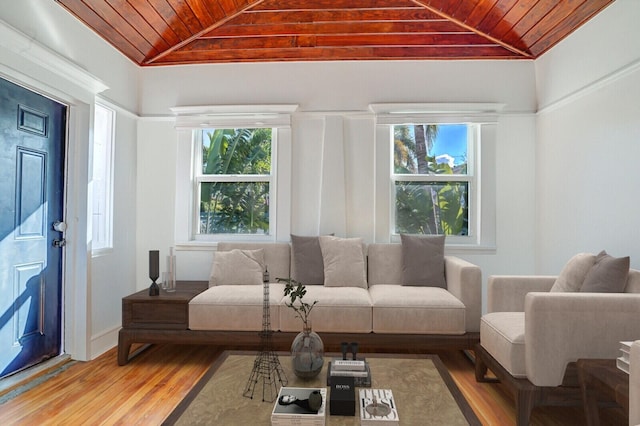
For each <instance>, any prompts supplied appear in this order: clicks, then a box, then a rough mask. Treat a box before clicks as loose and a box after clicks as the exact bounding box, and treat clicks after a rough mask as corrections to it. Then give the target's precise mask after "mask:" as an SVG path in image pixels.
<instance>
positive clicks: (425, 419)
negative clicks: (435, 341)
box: [164, 352, 480, 426]
mask: <svg viewBox="0 0 640 426" xmlns="http://www.w3.org/2000/svg"><path fill="white" fill-rule="evenodd" d="M255 357H256V353H246V352H245V353H240V352H225V353H224V354H222V355H221V356H220V357H219V358H218V359H217V360H216V362H215V363H214V365H212V366H211V368H210V369H209V371H207V373H205V375H204V376H203V377H202V379H200V381H199V382H198V383H197V384H196V385H195V386H194V388H193V389H192V390H191V391H190V392H189V394H188V395H187V397H186V398H185V399H184V400H183V401H182V402H181V403H180V404H179V405H178V407H176V409H175V410H174V411H173V412H172V413H171V414H170V415H169V417H168V418H167V420H166V421H165V423H164V424H166V425H174V424H175V425H225V426H226V425H242V426H249V425H270V424H271V422H270V419H271V411H272V409H273V405H274V403H272V402H262V388H261V387H260V385H258V386H256V389H255V393H254V397H253V399H250V398H246V397H244V396H243V392H244V390H245V387H246V385H247V381H248V379H249V377H250V375H251V370H252V368H253V362H254V360H255ZM366 358H367V361H368V362H369V365H370V367H371V376H372V387H373V388H384V389H391V390H392V391H393V396H394V399H395V401H396V404H397V407H398V415H399V419H400V424H401V425H469V424H471V425H480V421H479V420H478V418H477V417H476V415H475V414H474V412H473V410H472V409H471V407H470V406H469V404H468V403H467V401H466V400H465V399H464V397H463V395H462V393H461V392H460V390H459V389H458V387H457V386H456V384H455V383H454V381H453V379H452V378H451V376H450V375H449V372H448V371H447V369H446V367H445V366H444V364H443V363H442V361H441V360H440V358H438V357H437V356H436V355H367V356H366ZM279 359H280V363H281V365H282V367H283V369H284V372H285V374H286V377H287V379H288V384H287V386H292V387H320V386H326V368H327V363H326V362H325V366H324V367H323V371H322V373H320V375H319V376H318V377H316V378H315V379H312V380H306V381H303V380H301V379H299V378H298V377H296V376H295V375H294V374H293V372H292V370H291V365H290V363H291V360H290V358H289V357H288V356H286V355H280V356H279ZM358 410H359V409H358ZM358 410H356V416H355V417H343V416H329V415H327V419H326V424H327V425H359V424H360V419H359V411H358Z"/></svg>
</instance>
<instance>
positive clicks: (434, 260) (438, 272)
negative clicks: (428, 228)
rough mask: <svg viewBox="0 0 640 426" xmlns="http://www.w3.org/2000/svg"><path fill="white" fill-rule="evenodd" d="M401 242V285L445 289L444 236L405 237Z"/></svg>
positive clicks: (403, 236)
mask: <svg viewBox="0 0 640 426" xmlns="http://www.w3.org/2000/svg"><path fill="white" fill-rule="evenodd" d="M400 239H401V241H402V285H406V286H425V287H442V288H447V283H446V281H445V277H444V240H445V236H444V235H406V234H401V235H400Z"/></svg>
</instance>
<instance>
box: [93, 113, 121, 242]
mask: <svg viewBox="0 0 640 426" xmlns="http://www.w3.org/2000/svg"><path fill="white" fill-rule="evenodd" d="M115 115H116V114H115V111H114V110H112V109H111V108H108V107H106V106H104V105H102V104H99V103H96V104H95V115H94V127H93V146H92V149H93V155H92V173H91V184H92V192H91V193H92V216H91V227H92V233H91V235H92V243H91V248H92V251H93V253H94V254H99V253H100V252H101V251H104V250H107V249H110V248H111V247H112V240H113V238H112V222H113V210H112V205H113V147H114V142H113V140H114V133H115Z"/></svg>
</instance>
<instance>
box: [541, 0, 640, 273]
mask: <svg viewBox="0 0 640 426" xmlns="http://www.w3.org/2000/svg"><path fill="white" fill-rule="evenodd" d="M638 20H640V2H638V1H635V0H618V1H616V2H614V3H613V4H612V5H610V6H609V7H608V8H607V9H605V10H604V11H603V12H601V13H600V14H599V15H597V16H596V17H595V18H594V19H593V20H591V21H589V22H588V23H587V24H585V25H584V26H583V27H581V28H580V29H579V30H577V31H576V32H575V33H574V34H572V35H571V37H569V38H568V39H566V40H565V41H563V42H562V43H560V44H559V45H558V46H556V47H555V48H554V49H552V51H551V52H549V53H547V54H545V55H544V56H543V57H542V58H541V59H539V60H538V61H536V75H537V79H538V91H539V98H540V102H541V105H542V106H543V107H545V108H542V109H541V111H540V113H539V114H538V124H537V133H538V138H537V139H538V140H537V148H536V176H537V179H536V189H537V191H536V197H537V203H536V206H537V213H536V228H537V235H538V239H537V247H536V271H537V272H539V273H551V274H556V273H558V272H559V271H560V269H561V268H562V266H563V265H564V263H566V261H567V260H568V259H569V258H570V257H571V256H572V255H573V254H575V253H578V252H595V253H597V252H599V251H600V250H603V249H605V250H607V252H608V253H610V254H611V255H613V256H631V266H632V267H634V268H640V246H639V245H638V241H639V240H640V231H639V229H640V227H638V224H637V218H638V212H640V201H639V200H638V182H640V168H639V167H638V158H640V102H638V99H640V98H639V97H640V26H638V25H637V22H638Z"/></svg>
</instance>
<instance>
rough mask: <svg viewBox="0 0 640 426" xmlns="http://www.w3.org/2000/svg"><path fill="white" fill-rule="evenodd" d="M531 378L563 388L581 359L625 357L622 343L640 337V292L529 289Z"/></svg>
mask: <svg viewBox="0 0 640 426" xmlns="http://www.w3.org/2000/svg"><path fill="white" fill-rule="evenodd" d="M524 312H525V333H524V336H525V337H524V340H525V360H526V371H527V378H528V379H529V381H531V383H533V384H534V385H537V386H559V385H560V384H561V383H562V379H563V377H564V374H565V370H566V367H567V364H568V363H570V362H574V361H577V360H578V359H579V358H609V359H615V358H617V357H618V356H619V351H620V341H623V340H636V339H639V338H640V294H629V293H529V294H528V295H527V296H526V298H525V310H524Z"/></svg>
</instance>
